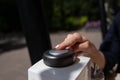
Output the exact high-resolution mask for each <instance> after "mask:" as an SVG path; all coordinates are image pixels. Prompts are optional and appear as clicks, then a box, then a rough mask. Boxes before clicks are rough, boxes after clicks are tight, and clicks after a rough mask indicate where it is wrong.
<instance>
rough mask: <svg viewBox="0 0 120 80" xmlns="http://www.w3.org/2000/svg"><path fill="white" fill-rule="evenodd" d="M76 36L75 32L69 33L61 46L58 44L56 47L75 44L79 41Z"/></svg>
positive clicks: (61, 47) (63, 47)
mask: <svg viewBox="0 0 120 80" xmlns="http://www.w3.org/2000/svg"><path fill="white" fill-rule="evenodd" d="M76 38H77V37H75V36H74V35H73V34H68V36H67V37H66V38H65V40H64V41H63V42H62V43H60V44H59V46H58V45H57V47H56V49H65V48H66V47H71V46H73V45H74V44H75V43H76V42H77V41H78V39H76Z"/></svg>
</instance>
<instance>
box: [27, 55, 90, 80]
mask: <svg viewBox="0 0 120 80" xmlns="http://www.w3.org/2000/svg"><path fill="white" fill-rule="evenodd" d="M90 71H91V70H90V58H87V57H83V56H80V57H78V60H77V61H76V62H75V63H74V64H73V65H70V66H67V67H62V68H55V67H49V66H46V65H45V64H44V62H43V60H40V61H39V62H37V63H36V64H35V65H33V66H32V67H30V68H29V69H28V80H91V74H90V73H91V72H90Z"/></svg>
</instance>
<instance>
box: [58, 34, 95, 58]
mask: <svg viewBox="0 0 120 80" xmlns="http://www.w3.org/2000/svg"><path fill="white" fill-rule="evenodd" d="M56 49H58V50H61V49H71V50H73V51H74V52H75V53H76V55H79V54H81V53H84V55H85V56H88V57H92V55H93V53H94V52H96V51H97V49H96V47H95V46H94V45H93V44H92V43H91V42H90V41H89V40H88V39H87V38H85V37H84V36H81V35H80V34H79V33H74V34H68V36H67V37H66V38H65V40H64V41H63V42H62V43H60V44H58V45H57V46H56Z"/></svg>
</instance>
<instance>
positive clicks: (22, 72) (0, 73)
mask: <svg viewBox="0 0 120 80" xmlns="http://www.w3.org/2000/svg"><path fill="white" fill-rule="evenodd" d="M74 32H79V33H80V34H82V35H85V36H86V37H88V39H90V40H91V42H93V43H94V44H95V45H96V47H97V48H98V47H99V45H100V43H101V42H102V38H101V33H100V31H99V30H92V31H88V30H87V31H86V30H85V29H83V30H76V31H70V32H66V31H62V32H56V33H50V38H51V43H52V47H55V46H56V45H57V44H58V43H60V42H61V41H63V40H64V38H65V37H66V36H67V34H69V33H74ZM22 41H23V42H25V39H24V37H23V38H22ZM30 66H31V63H30V59H29V54H28V48H27V47H23V48H18V49H15V50H9V51H4V52H1V53H0V80H27V70H28V68H29V67H30ZM116 80H120V78H119V77H117V79H116Z"/></svg>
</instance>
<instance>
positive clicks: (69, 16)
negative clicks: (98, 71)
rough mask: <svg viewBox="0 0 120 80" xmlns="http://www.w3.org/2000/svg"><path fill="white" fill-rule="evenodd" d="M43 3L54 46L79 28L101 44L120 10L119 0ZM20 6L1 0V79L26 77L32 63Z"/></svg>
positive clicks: (11, 0) (11, 1)
mask: <svg viewBox="0 0 120 80" xmlns="http://www.w3.org/2000/svg"><path fill="white" fill-rule="evenodd" d="M25 1H26V3H29V1H27V0H25ZM31 1H32V0H31ZM41 1H42V0H41ZM23 3H25V2H23ZM31 4H34V3H32V2H31ZM102 4H103V5H102ZM40 5H42V8H43V12H44V13H45V15H44V16H45V18H44V20H45V21H46V23H47V28H48V34H49V35H50V42H51V46H52V47H54V46H55V45H57V44H58V43H60V42H61V41H62V40H63V39H64V38H65V36H66V35H67V34H68V33H73V32H79V33H81V34H83V35H85V36H87V37H88V38H89V39H90V40H91V41H92V42H93V43H95V45H96V46H97V48H99V45H100V43H101V42H102V40H103V37H104V35H103V34H105V33H106V32H107V29H108V28H109V24H110V23H111V21H112V20H113V19H114V16H115V15H116V13H117V12H118V11H119V8H120V0H116V1H114V0H105V1H104V0H89V1H87V0H43V1H42V3H41V4H40ZM21 6H22V5H21ZM31 6H33V5H31ZM18 7H19V6H18V3H17V2H16V0H0V80H27V69H28V68H29V67H30V66H31V60H30V56H29V54H30V51H29V47H28V46H27V44H26V43H27V42H26V38H25V37H26V36H25V35H24V33H25V32H24V30H23V27H22V26H23V23H22V22H21V16H20V11H19V8H18ZM104 11H105V12H104ZM26 16H27V15H26ZM41 16H42V15H41ZM101 17H103V18H102V19H101ZM102 21H103V22H102ZM38 23H39V22H38ZM104 23H105V24H104ZM40 27H41V26H40ZM41 29H42V28H41ZM31 33H32V32H31ZM38 35H39V34H38ZM116 80H117V79H116Z"/></svg>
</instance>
